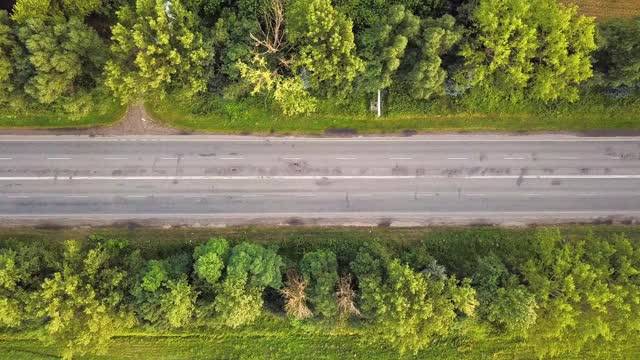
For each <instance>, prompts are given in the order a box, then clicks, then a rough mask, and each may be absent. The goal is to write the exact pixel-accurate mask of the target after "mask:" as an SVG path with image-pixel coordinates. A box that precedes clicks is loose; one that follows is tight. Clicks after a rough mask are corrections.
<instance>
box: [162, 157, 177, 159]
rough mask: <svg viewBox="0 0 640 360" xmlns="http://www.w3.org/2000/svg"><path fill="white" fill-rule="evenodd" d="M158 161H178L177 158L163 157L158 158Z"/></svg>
mask: <svg viewBox="0 0 640 360" xmlns="http://www.w3.org/2000/svg"><path fill="white" fill-rule="evenodd" d="M160 159H161V160H178V158H177V157H163V158H160Z"/></svg>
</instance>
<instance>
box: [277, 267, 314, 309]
mask: <svg viewBox="0 0 640 360" xmlns="http://www.w3.org/2000/svg"><path fill="white" fill-rule="evenodd" d="M306 287H307V282H306V281H305V280H304V279H303V278H302V276H300V275H299V274H298V273H297V272H295V271H293V270H290V271H288V272H287V281H285V283H284V287H283V288H282V289H281V290H280V293H281V294H282V296H284V310H285V311H286V313H287V315H289V316H292V317H294V318H296V319H299V320H302V319H307V318H310V317H312V316H313V312H311V309H309V307H308V306H307V294H306V293H305V289H306Z"/></svg>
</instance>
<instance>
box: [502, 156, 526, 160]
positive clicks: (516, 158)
mask: <svg viewBox="0 0 640 360" xmlns="http://www.w3.org/2000/svg"><path fill="white" fill-rule="evenodd" d="M504 159H505V160H524V158H523V157H506V158H504Z"/></svg>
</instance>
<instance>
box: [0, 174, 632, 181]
mask: <svg viewBox="0 0 640 360" xmlns="http://www.w3.org/2000/svg"><path fill="white" fill-rule="evenodd" d="M323 179H328V180H398V179H463V180H497V179H499V180H510V179H538V180H551V179H576V180H600V179H601V180H605V179H608V180H614V179H640V175H523V176H519V175H465V176H453V177H452V176H446V175H419V176H415V175H389V176H385V175H327V176H323V175H300V176H295V175H275V176H269V175H265V176H259V175H247V176H245V175H242V176H220V175H202V176H198V175H193V176H190V175H184V176H2V177H0V181H50V180H59V181H63V180H69V181H72V180H141V181H142V180H149V181H151V180H323Z"/></svg>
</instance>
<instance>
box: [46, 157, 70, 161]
mask: <svg viewBox="0 0 640 360" xmlns="http://www.w3.org/2000/svg"><path fill="white" fill-rule="evenodd" d="M47 160H71V158H70V157H50V158H47Z"/></svg>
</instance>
